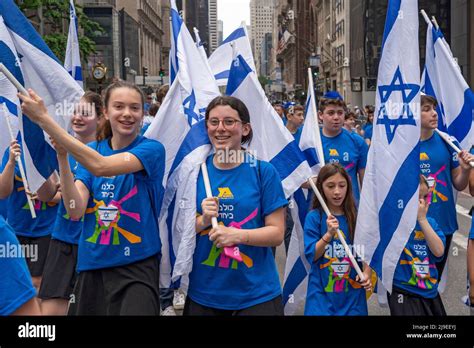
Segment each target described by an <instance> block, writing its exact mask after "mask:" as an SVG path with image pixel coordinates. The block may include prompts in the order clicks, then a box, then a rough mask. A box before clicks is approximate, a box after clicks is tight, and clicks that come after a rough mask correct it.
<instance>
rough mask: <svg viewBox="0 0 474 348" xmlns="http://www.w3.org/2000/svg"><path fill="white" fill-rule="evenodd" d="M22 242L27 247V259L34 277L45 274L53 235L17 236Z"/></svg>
mask: <svg viewBox="0 0 474 348" xmlns="http://www.w3.org/2000/svg"><path fill="white" fill-rule="evenodd" d="M17 238H18V240H19V241H20V244H21V245H22V246H23V247H25V259H26V264H27V265H28V269H29V270H30V274H31V276H32V277H41V276H42V275H43V269H44V264H45V262H46V256H47V255H48V249H49V241H50V240H51V235H48V236H43V237H36V238H33V237H23V236H17Z"/></svg>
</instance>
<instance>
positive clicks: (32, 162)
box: [0, 0, 84, 192]
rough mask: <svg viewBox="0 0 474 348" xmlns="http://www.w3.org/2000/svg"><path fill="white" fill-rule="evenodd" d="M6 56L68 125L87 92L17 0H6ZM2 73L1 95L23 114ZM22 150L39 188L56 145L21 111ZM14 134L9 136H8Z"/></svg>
mask: <svg viewBox="0 0 474 348" xmlns="http://www.w3.org/2000/svg"><path fill="white" fill-rule="evenodd" d="M0 62H1V63H3V64H4V65H5V66H6V67H7V68H8V69H9V70H10V71H11V72H12V73H13V75H14V76H15V77H16V79H17V80H18V81H19V82H20V83H21V84H22V85H23V86H24V87H25V88H33V89H34V90H35V91H36V92H37V93H38V95H40V96H41V98H42V99H43V100H44V103H45V104H46V107H47V108H48V112H49V114H50V115H51V116H52V117H53V118H54V119H55V121H56V122H57V123H58V124H59V125H61V126H62V127H63V128H65V129H67V125H68V123H69V117H70V115H71V114H72V110H73V107H74V104H75V103H76V102H78V101H79V99H80V97H81V96H82V95H83V94H84V91H83V90H82V88H81V87H79V86H78V85H77V83H76V82H75V81H74V79H73V78H72V77H71V75H69V74H68V72H67V71H66V70H65V69H64V67H63V66H62V65H61V63H59V61H58V60H57V58H56V57H55V56H54V54H53V53H52V52H51V50H50V49H49V48H48V46H47V45H46V44H45V43H44V41H43V40H42V39H41V37H40V35H39V34H38V33H37V32H36V30H35V29H34V28H33V26H32V25H31V24H30V22H29V21H28V19H27V18H26V17H25V16H24V15H23V13H22V12H21V11H20V10H19V8H18V7H17V6H16V4H15V3H14V2H13V0H2V1H1V2H0ZM5 79H6V78H5V77H4V76H3V75H2V76H1V81H2V82H1V83H2V88H1V89H0V98H1V100H2V101H3V102H5V103H6V104H7V107H8V110H9V112H10V114H11V115H12V116H15V115H18V111H17V112H15V110H18V108H16V107H15V105H16V106H18V105H19V100H18V99H17V97H16V95H17V90H16V88H14V87H13V86H12V85H11V84H10V83H9V82H6V80H5ZM18 121H19V128H20V132H21V138H22V149H23V152H22V155H23V156H24V161H25V171H26V175H27V177H28V183H29V185H30V189H31V191H32V192H36V191H37V190H38V189H39V188H40V187H41V185H42V184H43V183H44V181H45V180H47V178H48V177H49V176H50V175H51V174H52V173H53V171H54V169H56V168H57V159H56V152H55V150H54V149H53V148H52V147H51V146H50V145H49V144H48V142H47V141H46V139H47V137H46V135H45V133H44V132H43V130H42V129H41V128H40V127H38V126H37V125H36V124H34V123H33V122H31V121H30V119H29V118H28V117H20V119H19V120H18ZM8 138H9V136H8Z"/></svg>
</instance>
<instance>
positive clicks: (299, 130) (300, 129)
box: [291, 127, 303, 144]
mask: <svg viewBox="0 0 474 348" xmlns="http://www.w3.org/2000/svg"><path fill="white" fill-rule="evenodd" d="M302 133H303V127H300V128H298V130H297V131H296V133H295V134H291V135H293V138H295V141H296V143H297V144H299V143H300V139H301V134H302Z"/></svg>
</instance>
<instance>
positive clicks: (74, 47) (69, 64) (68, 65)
mask: <svg viewBox="0 0 474 348" xmlns="http://www.w3.org/2000/svg"><path fill="white" fill-rule="evenodd" d="M69 12H70V17H71V20H70V22H69V34H68V37H67V46H66V59H65V61H64V68H65V69H66V70H67V71H68V73H69V74H71V76H72V77H74V80H76V81H77V83H78V84H79V86H80V87H81V88H84V83H83V79H82V67H81V54H80V50H79V39H78V36H77V30H78V25H77V15H76V9H75V8H74V0H70V3H69Z"/></svg>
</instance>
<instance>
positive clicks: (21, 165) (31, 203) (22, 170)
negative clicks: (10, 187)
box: [0, 63, 36, 219]
mask: <svg viewBox="0 0 474 348" xmlns="http://www.w3.org/2000/svg"><path fill="white" fill-rule="evenodd" d="M0 64H1V63H0ZM2 65H3V64H2ZM2 107H3V113H4V115H5V120H6V121H7V126H8V131H9V132H10V138H11V140H12V141H13V140H15V135H14V134H13V129H12V125H11V123H10V117H9V116H8V110H7V107H6V105H5V103H3V104H2ZM15 160H16V162H17V163H18V168H19V169H20V175H21V179H22V180H23V186H24V187H25V194H26V199H27V200H28V207H29V208H30V213H31V217H32V218H33V219H36V212H35V206H34V203H33V200H32V199H31V196H30V195H29V194H28V192H30V189H29V186H28V181H27V180H26V175H25V169H24V168H23V162H22V161H21V157H20V155H16V156H15Z"/></svg>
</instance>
